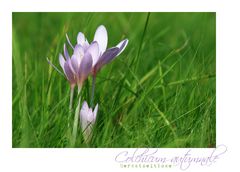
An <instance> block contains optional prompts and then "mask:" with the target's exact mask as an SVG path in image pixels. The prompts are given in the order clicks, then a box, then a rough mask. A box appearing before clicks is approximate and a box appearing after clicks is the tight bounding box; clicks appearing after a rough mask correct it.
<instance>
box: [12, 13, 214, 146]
mask: <svg viewBox="0 0 240 172" xmlns="http://www.w3.org/2000/svg"><path fill="white" fill-rule="evenodd" d="M101 24H103V25H105V26H106V28H107V30H108V36H109V38H108V47H111V46H115V45H117V44H118V42H119V41H120V40H122V39H124V38H128V39H129V44H128V46H127V48H126V49H125V51H124V52H123V53H122V54H121V55H120V56H119V57H117V58H116V59H115V60H114V61H113V62H111V63H110V64H108V65H106V66H105V67H104V68H103V69H102V70H101V71H100V73H99V74H98V76H97V80H96V89H95V99H94V104H96V103H98V104H99V111H98V115H97V121H96V125H95V128H94V132H93V138H92V141H91V143H90V144H89V145H86V144H85V143H84V141H83V136H82V133H81V129H80V127H79V128H78V135H77V142H76V147H166V148H168V147H174V148H178V147H215V144H216V76H215V74H216V15H215V13H13V85H12V87H13V88H12V89H13V97H12V108H13V119H12V123H13V128H12V146H13V147H69V146H70V143H69V142H70V139H69V138H70V137H71V131H72V126H70V127H68V125H67V124H68V122H67V121H68V116H69V110H68V106H69V92H70V86H69V84H68V82H67V81H66V80H65V79H64V77H62V76H61V75H60V74H59V73H57V72H56V71H55V70H54V69H53V68H52V67H51V66H50V65H49V64H48V63H47V60H46V57H48V58H49V59H50V60H51V61H52V62H53V63H54V64H55V65H56V66H58V67H59V68H60V65H59V62H58V55H59V53H62V52H63V44H64V43H65V42H66V38H65V34H66V33H68V35H69V37H70V39H71V40H72V42H74V43H75V42H76V36H77V33H78V32H79V31H81V32H83V33H85V35H86V37H87V38H88V40H89V41H90V42H91V41H92V39H93V36H94V33H95V30H96V28H97V27H98V26H99V25H101ZM69 50H70V48H69ZM90 91H91V78H89V79H88V81H86V82H85V84H84V87H83V90H82V93H81V94H82V98H83V99H82V101H83V100H87V101H88V102H90ZM76 94H77V90H75V98H74V108H76V106H77V105H76V103H77V97H76ZM70 118H71V119H70V121H71V125H72V123H73V118H74V113H72V114H71V117H70Z"/></svg>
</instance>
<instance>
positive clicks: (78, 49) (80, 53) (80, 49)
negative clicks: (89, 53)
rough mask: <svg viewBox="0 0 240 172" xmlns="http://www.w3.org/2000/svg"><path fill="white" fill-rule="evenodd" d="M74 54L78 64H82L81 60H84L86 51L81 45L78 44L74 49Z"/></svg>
mask: <svg viewBox="0 0 240 172" xmlns="http://www.w3.org/2000/svg"><path fill="white" fill-rule="evenodd" d="M73 54H74V55H75V56H77V57H78V58H77V60H78V64H80V62H81V59H82V58H83V55H84V50H83V47H82V46H81V45H80V44H77V45H76V46H75V48H74V51H73Z"/></svg>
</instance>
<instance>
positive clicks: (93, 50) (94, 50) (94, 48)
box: [87, 41, 99, 66]
mask: <svg viewBox="0 0 240 172" xmlns="http://www.w3.org/2000/svg"><path fill="white" fill-rule="evenodd" d="M87 52H88V53H90V54H91V56H92V60H93V63H92V66H94V65H95V64H96V63H97V61H98V59H99V46H98V43H97V42H96V41H95V42H93V43H92V44H91V45H90V46H89V47H88V49H87Z"/></svg>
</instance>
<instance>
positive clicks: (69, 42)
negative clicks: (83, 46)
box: [66, 34, 74, 49]
mask: <svg viewBox="0 0 240 172" xmlns="http://www.w3.org/2000/svg"><path fill="white" fill-rule="evenodd" d="M66 38H67V42H68V44H69V45H70V46H71V47H72V49H74V47H73V45H72V43H71V41H70V39H69V37H68V35H67V34H66Z"/></svg>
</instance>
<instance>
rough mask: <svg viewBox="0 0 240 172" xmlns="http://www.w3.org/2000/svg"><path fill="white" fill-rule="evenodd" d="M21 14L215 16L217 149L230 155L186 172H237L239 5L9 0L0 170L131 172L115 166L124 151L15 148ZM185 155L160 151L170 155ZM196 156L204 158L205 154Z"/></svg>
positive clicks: (188, 0)
mask: <svg viewBox="0 0 240 172" xmlns="http://www.w3.org/2000/svg"><path fill="white" fill-rule="evenodd" d="M124 2H125V3H124ZM17 11H24V12H32V11H34V12H36V11H41V12H47V11H52V12H60V11H61V12H63V11H77V12H80V11H82V12H84V11H85V12H86V11H90V12H93V11H136V12H139V11H153V12H182V11H184V12H191V11H201V12H209V11H210V12H217V145H219V144H225V145H226V146H227V147H228V151H227V153H226V154H225V155H224V156H223V157H222V158H221V159H219V160H218V162H216V163H215V164H213V165H212V166H210V167H200V166H196V167H193V168H191V169H189V170H188V171H203V170H205V171H215V170H216V171H217V170H228V169H234V168H238V156H237V151H238V150H239V149H238V146H239V145H238V140H239V139H238V136H237V135H238V132H236V131H239V124H238V123H239V115H240V113H239V110H238V109H239V108H238V106H239V97H240V94H239V88H240V81H239V78H240V77H239V74H240V71H239V69H240V67H239V64H240V63H239V62H240V61H239V59H240V56H239V52H238V50H239V46H240V45H239V44H240V43H239V42H240V41H239V40H240V39H239V34H238V32H239V31H240V24H239V23H240V22H239V19H238V17H237V16H240V14H239V5H238V1H237V0H236V1H234V0H232V1H230V2H229V1H225V2H223V1H219V0H201V1H195V0H181V1H180V0H169V1H160V0H147V1H143V0H122V1H116V2H115V1H114V2H113V0H101V1H100V0H88V1H83V2H81V1H80V0H75V1H74V0H68V1H64V0H48V1H46V0H11V1H5V2H3V1H1V2H0V23H1V24H0V26H1V27H0V38H1V41H0V58H1V63H0V75H1V76H0V79H1V81H0V91H1V92H0V106H1V108H0V160H1V161H0V162H1V165H0V171H24V172H28V171H50V170H51V171H73V170H76V171H81V170H83V169H84V170H90V171H93V170H107V171H112V170H114V171H123V170H124V171H126V170H127V171H129V169H121V168H120V167H119V166H118V164H117V163H115V162H114V158H115V156H116V154H117V153H119V151H122V150H123V151H124V150H126V149H12V102H11V101H12V85H11V84H12V83H11V82H12V12H17ZM127 150H130V151H134V150H132V149H127ZM186 150H187V149H159V151H160V152H161V154H164V155H166V156H171V155H172V154H173V153H179V154H182V153H184V152H185V151H186ZM209 150H210V149H209ZM194 151H196V154H199V155H201V154H202V153H204V151H206V149H194ZM130 169H131V170H133V171H138V170H144V169H133V168H130ZM176 169H177V168H171V169H167V170H174V171H176ZM145 170H146V169H145ZM147 170H148V171H149V170H155V169H147ZM157 170H163V169H157Z"/></svg>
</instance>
